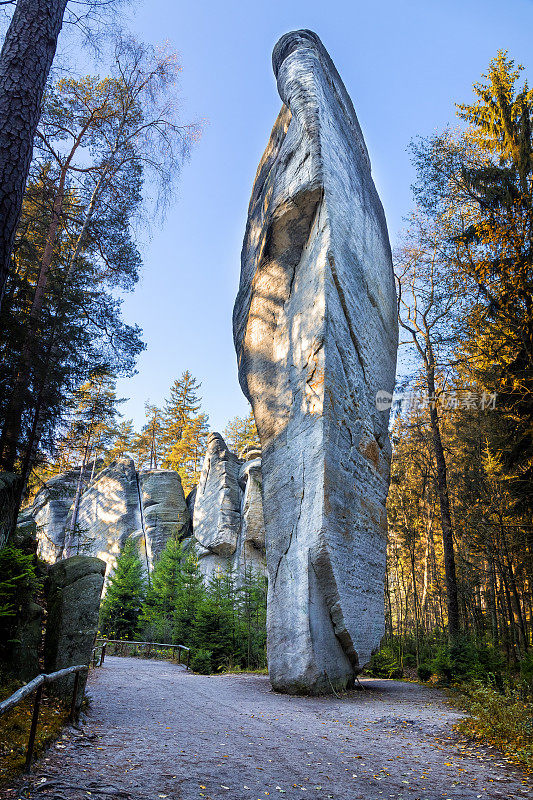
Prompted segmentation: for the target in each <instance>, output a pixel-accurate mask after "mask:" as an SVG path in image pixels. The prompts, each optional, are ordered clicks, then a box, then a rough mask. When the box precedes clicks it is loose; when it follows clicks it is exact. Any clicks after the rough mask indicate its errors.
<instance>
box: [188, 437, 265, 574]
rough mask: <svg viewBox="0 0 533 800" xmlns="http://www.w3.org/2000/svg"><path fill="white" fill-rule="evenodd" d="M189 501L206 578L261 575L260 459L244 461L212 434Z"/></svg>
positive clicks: (262, 569)
mask: <svg viewBox="0 0 533 800" xmlns="http://www.w3.org/2000/svg"><path fill="white" fill-rule="evenodd" d="M191 500H193V501H194V503H193V507H194V514H193V525H192V530H193V541H194V543H195V548H196V552H197V554H198V559H199V565H200V568H201V570H202V572H203V573H204V575H205V577H206V578H210V577H211V575H213V573H214V572H215V571H216V570H217V569H218V570H225V569H227V568H228V567H232V568H233V569H235V570H236V571H237V572H238V573H239V572H240V573H241V574H242V573H244V571H245V569H246V568H248V567H250V568H252V569H254V570H255V571H258V572H262V573H264V572H265V556H264V539H265V534H264V522H263V507H262V502H261V461H260V459H255V460H253V461H246V462H243V461H242V460H240V459H239V458H237V456H236V455H235V454H234V453H232V452H231V451H230V450H229V448H228V447H227V445H226V443H225V441H224V439H223V438H222V436H221V435H220V434H219V433H211V434H210V435H209V437H208V440H207V452H206V455H205V459H204V464H203V467H202V473H201V476H200V481H199V483H198V486H197V489H196V494H195V496H194V498H191Z"/></svg>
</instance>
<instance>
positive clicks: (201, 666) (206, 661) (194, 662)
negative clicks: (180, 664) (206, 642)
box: [190, 650, 213, 675]
mask: <svg viewBox="0 0 533 800" xmlns="http://www.w3.org/2000/svg"><path fill="white" fill-rule="evenodd" d="M212 656H213V653H212V652H211V650H196V652H195V653H194V655H193V656H192V658H191V663H190V667H191V669H192V670H193V672H199V673H200V674H201V675H209V674H210V673H211V672H213V667H212V661H211V659H212Z"/></svg>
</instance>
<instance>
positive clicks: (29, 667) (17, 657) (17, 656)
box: [9, 602, 43, 681]
mask: <svg viewBox="0 0 533 800" xmlns="http://www.w3.org/2000/svg"><path fill="white" fill-rule="evenodd" d="M42 618H43V609H42V608H41V606H39V605H37V603H32V602H30V603H28V604H27V605H24V606H23V607H22V608H21V609H20V610H19V612H18V614H17V629H16V632H15V636H14V640H13V643H12V649H11V653H10V657H9V668H10V670H11V672H12V673H13V674H14V675H16V676H17V678H18V679H20V680H23V681H31V680H32V679H33V678H35V676H36V675H38V674H39V672H40V670H39V655H40V652H41V638H42Z"/></svg>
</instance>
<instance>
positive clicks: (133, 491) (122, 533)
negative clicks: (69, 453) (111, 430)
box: [67, 456, 141, 572]
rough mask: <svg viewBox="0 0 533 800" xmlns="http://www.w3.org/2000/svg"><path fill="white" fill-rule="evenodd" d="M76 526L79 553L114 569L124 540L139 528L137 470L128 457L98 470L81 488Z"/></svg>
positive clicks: (108, 568) (109, 568)
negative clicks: (103, 562) (98, 559)
mask: <svg viewBox="0 0 533 800" xmlns="http://www.w3.org/2000/svg"><path fill="white" fill-rule="evenodd" d="M71 499H72V497H71ZM68 524H69V520H67V526H68ZM77 528H78V530H77V533H76V536H75V538H74V548H76V546H77V545H79V552H80V553H86V554H87V555H92V556H96V557H97V558H101V559H102V561H105V562H106V564H107V571H108V572H109V571H110V570H113V569H114V568H115V567H116V561H117V557H118V556H119V554H120V552H121V551H122V548H123V547H124V543H125V541H126V539H127V538H128V537H129V536H130V535H131V534H132V533H134V531H137V530H138V529H139V528H141V515H140V509H139V488H138V485H137V473H136V471H135V465H134V463H133V460H132V459H131V458H129V456H126V457H124V458H119V459H117V460H116V461H114V462H113V463H112V464H110V465H109V466H108V467H106V468H105V469H103V470H102V471H101V472H99V473H98V475H97V476H96V478H95V479H94V480H93V482H92V483H91V484H90V486H89V487H88V488H87V489H86V490H85V491H84V493H83V495H82V497H81V500H80V507H79V512H78V525H77ZM78 539H79V542H78V541H77V540H78Z"/></svg>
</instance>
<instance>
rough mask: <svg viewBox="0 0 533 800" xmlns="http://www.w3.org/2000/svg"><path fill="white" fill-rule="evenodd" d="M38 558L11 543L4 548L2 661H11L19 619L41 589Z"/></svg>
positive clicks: (0, 558)
mask: <svg viewBox="0 0 533 800" xmlns="http://www.w3.org/2000/svg"><path fill="white" fill-rule="evenodd" d="M39 583H40V582H39V579H38V577H37V574H36V569H35V558H34V556H33V555H31V554H27V553H24V552H23V551H22V550H20V549H19V548H17V547H13V545H11V544H9V545H7V547H4V549H3V550H2V551H0V661H2V662H4V664H8V663H9V661H10V658H11V656H12V648H13V646H14V645H15V641H16V630H17V618H18V616H19V614H20V612H21V609H23V608H24V607H25V606H26V605H27V604H28V603H29V602H31V601H32V600H33V599H34V597H35V594H36V592H37V590H38V588H39Z"/></svg>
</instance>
